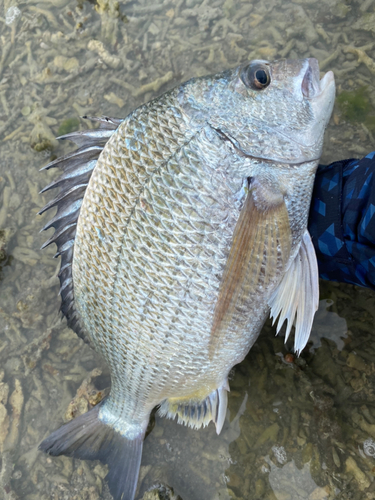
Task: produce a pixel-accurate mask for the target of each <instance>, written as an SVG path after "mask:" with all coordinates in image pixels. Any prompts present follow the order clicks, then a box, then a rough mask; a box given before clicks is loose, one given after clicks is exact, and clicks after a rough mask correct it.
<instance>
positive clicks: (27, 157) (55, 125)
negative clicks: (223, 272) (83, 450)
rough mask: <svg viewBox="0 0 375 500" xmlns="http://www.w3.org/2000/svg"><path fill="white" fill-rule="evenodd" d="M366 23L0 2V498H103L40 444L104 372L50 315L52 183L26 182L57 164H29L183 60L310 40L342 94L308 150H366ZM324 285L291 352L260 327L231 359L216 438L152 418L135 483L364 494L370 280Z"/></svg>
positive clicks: (281, 53) (369, 111)
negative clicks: (45, 211)
mask: <svg viewBox="0 0 375 500" xmlns="http://www.w3.org/2000/svg"><path fill="white" fill-rule="evenodd" d="M374 26H375V1H374V0H361V1H352V2H349V1H340V0H325V1H320V0H316V1H311V0H297V1H295V2H289V1H285V0H262V1H259V2H256V1H254V2H241V1H237V0H225V1H224V0H218V1H209V2H208V1H203V2H201V0H165V1H164V2H157V1H156V2H153V3H150V2H148V1H146V0H144V1H142V0H139V1H138V2H137V1H134V2H123V3H121V5H120V6H119V4H118V3H116V2H114V1H111V0H109V1H107V0H97V1H96V2H95V1H94V0H93V1H91V2H88V1H83V0H79V1H78V2H77V1H71V0H51V1H46V2H32V1H30V0H29V1H27V2H17V1H14V0H4V1H3V3H0V159H1V161H0V251H1V252H2V255H1V256H0V258H1V261H0V318H1V319H0V368H1V369H2V370H3V371H4V375H3V377H4V378H3V382H2V383H1V382H0V450H2V455H1V460H0V498H2V496H3V497H4V498H5V499H7V500H8V499H15V498H18V499H25V500H34V499H35V500H37V499H38V500H39V499H43V500H44V499H45V500H46V499H50V498H53V499H54V500H57V499H59V500H60V499H61V500H62V499H76V500H80V499H82V500H86V499H87V500H88V499H90V500H94V499H98V498H110V496H109V493H108V491H107V489H106V485H105V483H104V482H103V477H104V475H105V472H106V471H105V468H104V467H102V466H101V465H100V464H98V463H90V462H81V461H79V460H72V459H70V458H65V457H62V458H53V459H52V458H50V457H48V456H46V455H43V454H41V453H39V452H38V451H37V449H36V447H37V444H38V443H39V442H40V441H41V440H42V438H43V437H45V436H46V435H47V434H48V433H49V432H50V431H51V430H53V429H55V428H57V427H58V426H59V425H60V424H61V423H62V421H63V418H64V415H65V414H70V415H72V414H76V413H77V412H78V411H84V410H85V409H87V407H88V404H89V402H91V403H94V402H95V401H97V400H98V399H99V398H100V397H101V396H102V389H104V388H105V387H106V386H107V385H108V372H107V369H106V367H105V366H104V364H103V363H102V362H101V360H100V359H99V357H98V356H97V355H96V354H95V353H94V352H93V351H92V350H90V349H89V348H88V347H87V346H86V345H83V344H82V342H81V341H80V340H79V339H78V338H77V337H76V335H75V334H74V333H73V332H71V331H70V330H69V329H68V328H67V327H66V326H65V322H64V321H61V320H60V317H59V314H58V309H59V302H60V299H59V297H58V295H57V294H58V280H57V278H56V271H57V268H58V262H57V261H56V260H53V259H52V256H53V254H54V249H53V248H50V247H48V248H47V249H46V250H44V251H43V252H40V251H39V248H40V246H41V245H42V243H43V242H44V241H45V239H46V235H45V234H39V230H40V229H41V227H42V226H43V225H44V224H45V223H46V222H47V220H48V217H49V216H48V215H47V216H41V217H38V216H37V215H36V213H37V212H38V211H39V210H40V208H41V207H42V206H43V205H44V204H45V202H46V201H47V199H48V197H47V196H40V195H38V191H39V190H40V189H42V187H43V186H45V185H46V184H47V183H48V182H49V181H50V180H51V179H52V178H53V177H54V175H55V173H54V172H43V173H39V171H38V170H39V168H40V167H41V166H43V165H44V164H46V163H47V162H48V161H49V160H50V159H51V156H52V155H54V156H56V155H61V154H62V153H63V152H64V151H67V150H68V149H69V145H59V144H58V143H57V141H55V139H54V137H55V136H57V135H60V134H63V133H66V132H68V131H70V130H73V129H75V128H77V127H78V126H80V127H82V128H85V127H87V126H90V124H87V123H85V124H83V122H82V121H81V122H79V120H78V117H79V116H82V115H86V114H88V115H94V116H100V115H108V116H115V117H124V116H126V115H127V113H128V112H129V111H131V110H132V109H134V108H135V107H137V106H138V105H140V104H141V103H143V102H146V101H148V100H149V99H150V98H152V97H154V96H155V95H158V94H160V93H161V92H163V91H165V90H167V89H168V88H171V87H173V86H175V85H177V84H178V83H180V82H182V81H184V80H187V79H188V78H190V77H193V76H200V75H204V74H209V73H216V72H218V71H220V70H222V69H225V68H228V67H232V66H235V65H236V64H238V63H240V62H243V61H245V60H248V59H252V58H262V59H275V58H280V57H292V58H295V57H310V56H314V57H316V58H317V59H318V60H319V62H320V66H321V69H322V70H324V71H327V70H328V69H332V70H333V71H334V73H335V77H336V82H337V89H338V95H339V96H340V95H341V99H340V98H339V99H338V103H337V106H336V107H335V111H334V115H333V118H332V120H331V122H330V124H329V126H328V129H327V133H326V140H325V147H324V153H323V158H322V162H330V161H333V160H335V159H341V158H349V157H360V156H363V155H364V154H366V153H368V152H369V151H371V150H373V149H375V143H374V139H373V135H372V134H373V133H375V123H374V121H375V118H374V115H375V86H374V83H373V81H374V74H375V61H374V60H373V59H372V57H374V56H375V55H374V50H373V47H374V45H375V42H374V32H375V28H374ZM51 149H53V151H52V152H51ZM321 298H322V302H321V308H320V310H319V312H318V314H317V317H316V321H315V324H314V330H313V333H312V337H311V342H310V343H309V345H308V348H306V349H305V351H304V352H303V354H302V356H301V357H300V358H299V359H298V360H294V362H293V363H286V362H285V359H284V355H285V354H286V353H288V352H289V351H290V349H291V345H289V344H287V345H286V346H285V345H284V343H283V338H282V336H281V337H276V338H275V337H274V331H273V329H272V328H271V326H270V325H269V324H267V325H266V326H265V328H264V331H263V332H262V334H261V336H260V338H259V340H258V342H257V343H256V345H255V346H254V348H253V349H252V350H251V352H250V354H249V355H248V357H247V358H246V360H245V361H244V362H243V363H242V364H241V365H239V366H238V367H236V369H235V370H234V371H233V374H232V380H231V384H230V385H231V392H230V394H229V411H228V414H227V420H226V423H225V426H224V429H223V431H222V433H221V435H220V436H216V434H215V430H214V427H213V425H212V424H211V425H210V426H209V427H208V428H206V429H203V430H200V431H193V430H191V429H188V428H186V427H183V426H180V425H177V424H176V423H175V422H172V421H169V420H165V419H160V418H158V417H156V420H155V421H154V422H153V423H154V427H153V430H152V432H151V433H150V434H149V436H148V437H147V439H146V441H145V446H144V454H143V459H142V468H141V480H140V483H139V484H140V490H139V494H138V497H139V498H141V497H142V495H143V492H144V491H145V490H147V489H150V488H151V487H152V486H153V485H155V484H159V483H162V484H165V485H169V486H171V487H173V488H174V491H175V492H176V494H179V495H180V496H181V498H182V499H183V500H202V499H204V500H206V499H207V500H214V499H220V500H226V499H229V498H233V499H243V500H245V499H251V500H253V499H255V500H257V499H267V500H275V499H276V500H297V499H308V500H320V499H333V498H337V499H357V500H362V499H365V498H366V499H371V498H375V482H374V474H375V461H374V457H375V441H372V440H373V439H374V440H375V392H374V389H375V366H374V363H373V361H374V359H375V357H374V355H375V337H374V335H373V330H374V328H373V325H374V320H375V296H374V294H373V293H372V292H370V291H368V290H364V289H359V288H356V287H353V286H349V285H347V286H345V285H338V284H332V283H331V284H329V283H321ZM98 368H99V371H102V374H101V375H98V373H99V371H98V370H96V371H94V373H93V374H92V376H93V384H94V385H90V383H89V382H88V381H86V384H84V385H83V386H81V384H82V382H83V381H84V380H85V379H87V377H89V376H90V374H91V372H92V370H94V369H98ZM79 388H80V389H79ZM77 389H79V391H78V397H77V398H76V399H75V400H74V403H73V404H69V403H70V401H71V400H72V398H73V397H74V396H76V392H77ZM68 416H69V415H68ZM4 440H5V442H4Z"/></svg>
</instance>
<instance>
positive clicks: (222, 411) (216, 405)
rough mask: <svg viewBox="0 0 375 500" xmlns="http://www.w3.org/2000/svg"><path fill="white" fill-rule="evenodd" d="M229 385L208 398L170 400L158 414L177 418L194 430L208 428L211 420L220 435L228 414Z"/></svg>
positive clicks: (179, 421)
mask: <svg viewBox="0 0 375 500" xmlns="http://www.w3.org/2000/svg"><path fill="white" fill-rule="evenodd" d="M227 391H229V385H228V382H226V383H225V384H223V385H222V386H221V387H220V388H218V389H215V390H214V391H212V392H211V393H210V394H209V395H208V396H207V397H206V398H204V399H198V398H195V397H191V398H186V399H181V400H179V399H177V398H176V399H175V398H170V399H166V400H165V401H163V403H162V404H161V405H160V408H159V410H158V413H159V415H160V416H162V417H167V418H171V419H173V418H175V417H176V416H177V422H178V423H179V424H185V425H187V426H188V427H191V428H193V429H200V428H201V427H206V426H207V425H208V424H209V423H210V422H211V420H212V421H213V422H214V424H215V426H216V433H217V434H220V432H221V429H222V428H223V425H224V421H225V416H226V413H227V404H228V394H227Z"/></svg>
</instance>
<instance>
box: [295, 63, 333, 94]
mask: <svg viewBox="0 0 375 500" xmlns="http://www.w3.org/2000/svg"><path fill="white" fill-rule="evenodd" d="M307 62H308V65H307V69H306V72H305V75H304V77H303V80H302V85H301V89H302V94H303V95H304V96H305V97H306V99H313V98H316V97H318V96H320V95H321V94H323V92H324V91H325V90H326V88H328V87H329V86H330V84H331V83H333V82H334V80H335V77H334V75H333V72H332V71H328V72H327V73H326V74H325V75H324V76H323V78H322V79H320V71H319V63H318V61H317V60H316V59H315V58H313V57H310V58H309V59H307Z"/></svg>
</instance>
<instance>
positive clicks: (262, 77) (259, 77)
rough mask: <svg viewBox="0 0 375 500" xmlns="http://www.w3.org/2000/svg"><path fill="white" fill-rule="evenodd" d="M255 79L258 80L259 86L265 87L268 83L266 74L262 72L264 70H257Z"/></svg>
mask: <svg viewBox="0 0 375 500" xmlns="http://www.w3.org/2000/svg"><path fill="white" fill-rule="evenodd" d="M255 78H256V79H257V80H258V82H259V83H260V84H261V85H266V84H267V81H268V77H267V73H266V72H265V71H264V69H258V71H257V72H256V73H255Z"/></svg>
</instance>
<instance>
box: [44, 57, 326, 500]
mask: <svg viewBox="0 0 375 500" xmlns="http://www.w3.org/2000/svg"><path fill="white" fill-rule="evenodd" d="M334 95H335V84H334V78H333V73H332V72H328V73H327V74H326V75H325V76H324V77H323V79H322V80H320V75H319V67H318V63H317V61H316V60H315V59H303V60H280V61H276V62H272V63H271V62H268V61H263V60H256V61H251V62H250V63H246V64H242V65H241V66H239V67H237V68H235V69H232V70H228V71H224V72H223V73H220V74H217V75H214V76H208V77H204V78H196V79H192V80H190V81H188V82H186V83H184V84H183V85H181V86H179V87H177V88H175V89H173V90H171V91H169V92H167V93H165V94H163V95H162V96H161V97H158V98H156V99H154V100H152V101H151V102H149V103H147V104H144V105H143V106H141V107H139V108H138V109H136V110H135V111H134V112H132V113H130V115H128V116H127V117H126V118H125V119H124V120H114V119H110V118H101V119H97V120H99V124H100V126H99V128H98V129H95V130H90V131H86V132H77V133H73V134H69V135H66V136H64V137H63V138H65V139H69V140H73V141H75V142H76V143H77V144H78V146H79V149H78V150H77V151H75V152H74V153H71V154H69V155H67V156H65V157H63V158H60V159H58V160H55V161H54V162H52V163H51V164H49V165H47V167H45V168H51V167H60V168H62V169H63V174H62V176H61V177H60V178H59V179H57V180H56V181H55V182H53V183H52V184H50V185H49V186H47V188H46V190H47V189H51V188H57V187H58V188H60V191H59V194H58V195H57V197H56V198H55V199H54V200H52V201H51V202H50V203H49V204H48V205H47V206H46V207H45V208H44V209H43V211H44V210H47V209H49V208H51V207H52V206H57V208H58V210H57V214H56V215H55V216H54V218H53V219H52V221H51V222H50V223H49V224H47V226H46V227H45V229H47V228H49V227H52V226H53V227H54V228H55V234H54V235H53V237H52V238H51V239H50V240H48V242H47V243H46V245H47V244H50V243H52V242H56V244H57V246H58V255H61V271H60V282H61V295H62V306H61V309H62V311H63V313H64V315H65V316H66V318H67V320H68V324H69V326H70V327H71V328H73V330H75V331H76V332H77V334H78V335H80V336H81V337H82V338H84V339H85V340H86V341H88V342H89V343H90V345H91V346H92V347H93V348H94V349H95V350H96V351H98V352H100V353H101V354H102V355H103V357H104V358H105V360H106V361H107V363H108V364H109V367H110V370H111V379H112V387H111V392H110V394H109V396H108V397H107V398H106V399H105V400H104V401H103V402H102V403H101V404H99V405H98V406H96V407H95V408H93V409H92V410H91V411H89V412H88V413H86V414H85V415H82V416H80V417H78V418H76V419H74V420H73V421H71V422H69V423H67V424H65V425H64V426H63V427H61V428H60V429H58V430H57V431H55V432H54V433H52V434H51V435H50V436H49V437H48V438H47V439H46V440H44V441H43V443H42V444H41V446H40V448H41V449H42V450H44V451H46V452H47V453H50V454H51V455H60V454H65V455H69V456H75V457H78V458H82V459H97V458H98V459H100V460H102V461H103V462H105V463H107V464H108V465H109V473H108V476H107V480H108V483H109V487H110V490H111V492H112V495H113V496H114V498H115V499H116V500H117V499H122V500H133V498H134V496H135V491H136V486H137V479H138V471H139V466H140V461H141V455H142V444H143V439H144V435H145V432H146V428H147V424H148V421H149V416H150V413H151V411H152V409H153V408H155V407H156V406H159V413H160V414H161V415H166V416H168V417H169V418H174V417H176V416H177V418H178V421H179V422H180V423H185V424H187V425H189V426H191V427H193V428H197V429H198V428H199V427H201V426H202V425H203V426H204V425H208V423H209V422H210V421H213V422H214V424H215V425H216V430H217V433H219V432H220V430H221V428H222V426H223V423H224V419H225V415H226V409H227V391H228V390H229V385H228V373H229V371H230V370H231V368H232V367H233V366H234V365H235V364H237V363H239V362H240V361H242V360H243V359H244V357H245V356H246V354H247V353H248V351H249V349H250V348H251V346H252V345H253V344H254V342H255V341H256V339H257V337H258V335H259V333H260V330H261V327H262V325H263V323H264V321H265V320H266V318H267V317H268V316H269V314H271V316H272V317H273V318H274V319H276V318H278V327H277V328H278V330H279V329H280V327H281V325H282V324H283V323H284V321H285V320H287V322H288V327H287V336H288V335H289V332H290V330H291V326H292V324H293V323H294V322H295V327H296V331H295V349H296V351H297V352H300V351H301V350H302V349H303V347H304V346H305V344H306V342H307V340H308V337H309V333H310V329H311V324H312V321H313V317H314V314H315V310H316V309H317V305H318V294H319V292H318V272H317V264H316V257H315V253H314V249H313V246H312V243H311V239H310V236H309V234H308V232H307V229H306V227H307V217H308V211H309V205H310V199H311V193H312V188H313V183H314V176H315V171H316V168H317V165H318V161H319V157H320V155H321V150H322V143H323V134H324V130H325V127H326V125H327V123H328V120H329V118H330V115H331V112H332V107H333V103H334Z"/></svg>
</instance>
